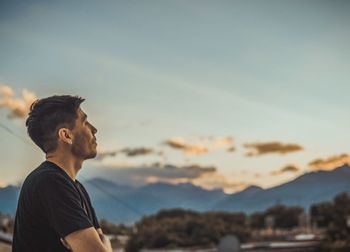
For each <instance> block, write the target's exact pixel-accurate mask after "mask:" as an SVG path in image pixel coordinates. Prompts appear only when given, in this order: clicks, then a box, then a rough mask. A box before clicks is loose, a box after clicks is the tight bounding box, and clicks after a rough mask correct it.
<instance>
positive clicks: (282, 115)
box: [0, 0, 350, 190]
mask: <svg viewBox="0 0 350 252" xmlns="http://www.w3.org/2000/svg"><path fill="white" fill-rule="evenodd" d="M349 10H350V3H349V2H348V1H321V0H320V1H269V0H267V1H103V2H101V1H85V2H84V3H83V2H77V1H76V2H71V1H59V2H53V1H2V2H1V3H0V37H1V42H0V55H1V57H0V83H1V85H6V86H10V87H11V88H12V89H13V90H14V91H15V92H16V95H17V96H18V95H20V92H21V91H22V89H27V90H29V91H31V92H33V93H35V94H36V96H37V97H39V98H40V97H45V96H49V95H52V94H78V95H81V96H83V97H85V98H86V99H87V100H86V102H85V103H84V105H83V109H84V110H85V112H86V113H87V114H88V115H89V118H90V121H91V122H92V123H95V125H96V126H97V128H98V129H99V132H98V135H97V136H98V142H99V147H100V148H101V151H102V150H117V149H120V148H127V147H128V148H136V147H149V148H153V149H156V150H159V151H163V152H164V156H163V157H160V156H157V155H148V156H144V157H137V158H129V157H125V156H120V155H117V156H116V157H114V158H113V157H110V158H107V159H105V160H103V161H88V162H87V163H86V167H87V168H86V170H88V169H95V170H96V169H98V167H101V166H112V167H114V168H115V167H119V168H118V169H120V167H129V168H130V167H131V168H132V167H142V166H147V165H149V164H151V163H152V162H158V161H161V162H167V163H171V164H174V165H177V166H179V167H180V166H183V165H189V164H198V165H200V166H211V165H213V166H215V167H216V168H217V170H216V172H215V174H212V176H213V177H217V178H218V180H217V183H216V184H220V181H222V184H223V185H224V184H225V183H226V182H227V183H228V184H230V183H232V184H238V185H237V188H235V187H234V186H232V188H233V189H232V190H237V189H239V188H240V186H244V185H248V184H258V185H261V186H264V187H269V186H272V185H276V184H279V183H282V182H284V181H287V180H289V179H291V178H293V177H295V176H298V175H300V174H302V173H303V172H305V171H309V170H310V169H311V168H310V167H309V165H308V163H309V162H311V161H313V160H315V159H318V158H321V159H327V158H329V157H332V156H337V155H340V154H343V153H345V154H346V153H348V150H349V149H350V144H349V141H348V139H347V136H348V134H347V133H348V128H349V126H350V117H348V112H349V109H348V108H349V107H350V101H349V99H348V93H349V91H350V86H349V80H350V77H349V74H348V73H349V70H350V48H349V44H350V41H349V39H350V30H349V25H350V17H349V15H348V13H349ZM8 113H9V111H8V110H7V109H6V108H3V109H0V121H1V122H2V123H3V124H4V125H6V126H7V127H9V128H11V129H12V130H13V131H14V132H16V133H17V134H19V135H22V136H24V137H25V136H26V132H25V127H24V126H23V124H24V120H23V119H9V118H8V117H7V115H8ZM210 136H211V137H213V138H215V139H216V138H225V137H232V138H233V143H234V146H235V148H236V150H235V151H234V152H227V151H225V149H224V148H221V149H220V148H218V149H215V150H212V151H209V153H207V154H204V155H191V156H188V155H185V154H184V153H183V152H182V151H181V150H178V149H172V148H170V147H169V146H165V145H164V141H166V140H167V139H171V138H174V137H177V138H180V137H181V138H182V139H183V140H184V141H186V142H188V143H197V144H198V142H200V140H199V139H203V138H208V137H210ZM0 137H1V142H0V153H1V160H2V164H1V166H2V167H1V174H2V176H1V178H0V182H2V183H3V184H7V183H14V182H16V181H20V180H21V179H23V177H24V176H25V174H27V173H28V172H29V171H30V170H31V169H33V168H34V167H35V166H36V165H37V164H38V163H39V162H40V161H41V160H42V159H43V155H42V154H41V153H40V152H39V150H38V149H37V148H35V147H31V146H30V145H28V144H24V143H23V142H22V141H20V140H18V139H16V138H14V137H13V136H12V135H10V134H8V133H7V132H6V131H4V130H1V131H0ZM257 141H258V142H272V141H278V142H280V143H283V144H298V145H300V146H302V148H303V150H301V151H296V152H291V153H288V154H284V155H280V154H278V153H270V154H266V155H258V156H254V157H246V156H245V153H246V152H247V150H246V149H245V148H244V147H243V146H242V145H243V144H245V143H255V142H257ZM200 144H201V143H200ZM287 164H293V165H295V166H297V167H298V169H299V170H298V171H296V172H285V173H281V174H280V175H278V176H276V175H275V176H272V175H271V172H273V171H277V170H279V169H281V168H283V167H284V166H285V165H287ZM115 169H117V168H115ZM151 177H154V180H157V176H153V175H151ZM198 181H200V179H199V178H198ZM198 181H197V182H198ZM203 181H204V180H203ZM198 183H199V184H203V185H204V184H205V183H207V184H210V182H203V183H202V182H198ZM223 187H225V186H223Z"/></svg>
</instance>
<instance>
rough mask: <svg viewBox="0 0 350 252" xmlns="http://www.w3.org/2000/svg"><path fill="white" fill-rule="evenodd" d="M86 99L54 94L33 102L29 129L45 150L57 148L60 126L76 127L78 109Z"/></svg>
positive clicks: (28, 124)
mask: <svg viewBox="0 0 350 252" xmlns="http://www.w3.org/2000/svg"><path fill="white" fill-rule="evenodd" d="M84 100H85V99H83V98H81V97H79V96H70V95H54V96H50V97H47V98H43V99H39V100H36V101H35V102H33V103H32V105H31V106H30V111H29V114H28V118H27V120H26V126H27V131H28V135H29V136H30V138H31V139H32V140H33V142H34V143H35V144H36V145H38V146H39V147H40V149H42V151H43V152H45V153H49V152H52V151H55V150H56V148H57V139H58V130H59V129H60V128H62V127H66V128H69V129H73V128H74V127H75V121H76V119H77V118H78V114H77V110H78V108H79V106H80V104H81V103H82V102H83V101H84Z"/></svg>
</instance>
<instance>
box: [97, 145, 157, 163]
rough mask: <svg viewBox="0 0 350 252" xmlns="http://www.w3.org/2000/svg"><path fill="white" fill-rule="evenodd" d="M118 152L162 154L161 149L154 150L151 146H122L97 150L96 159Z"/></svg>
mask: <svg viewBox="0 0 350 252" xmlns="http://www.w3.org/2000/svg"><path fill="white" fill-rule="evenodd" d="M119 154H124V155H126V156H128V157H136V156H145V155H149V154H155V155H159V156H162V155H163V152H162V151H155V150H154V149H151V148H145V147H138V148H123V149H120V150H108V151H107V150H99V151H98V153H97V157H96V160H103V159H105V158H108V157H115V156H117V155H119Z"/></svg>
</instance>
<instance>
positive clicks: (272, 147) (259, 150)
mask: <svg viewBox="0 0 350 252" xmlns="http://www.w3.org/2000/svg"><path fill="white" fill-rule="evenodd" d="M243 146H244V147H245V148H248V149H254V151H252V152H248V153H247V154H246V156H249V157H251V156H259V155H264V154H269V153H278V154H287V153H290V152H295V151H301V150H303V147H302V146H300V145H298V144H282V143H280V142H266V143H251V144H244V145H243Z"/></svg>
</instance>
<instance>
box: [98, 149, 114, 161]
mask: <svg viewBox="0 0 350 252" xmlns="http://www.w3.org/2000/svg"><path fill="white" fill-rule="evenodd" d="M117 154H118V151H98V152H97V156H96V158H95V159H96V160H103V159H105V158H107V157H115V156H116V155H117Z"/></svg>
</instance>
